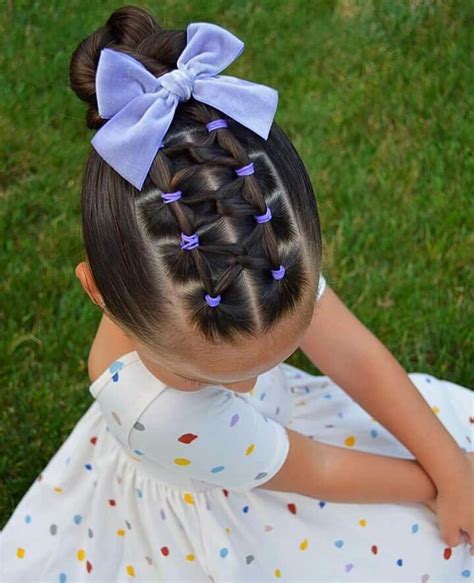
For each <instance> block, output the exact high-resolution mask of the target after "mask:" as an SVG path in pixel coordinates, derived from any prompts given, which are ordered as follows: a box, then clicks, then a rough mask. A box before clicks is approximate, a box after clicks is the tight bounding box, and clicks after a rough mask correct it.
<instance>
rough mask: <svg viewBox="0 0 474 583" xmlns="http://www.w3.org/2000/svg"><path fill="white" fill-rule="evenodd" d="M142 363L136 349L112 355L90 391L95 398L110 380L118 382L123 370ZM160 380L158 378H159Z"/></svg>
mask: <svg viewBox="0 0 474 583" xmlns="http://www.w3.org/2000/svg"><path fill="white" fill-rule="evenodd" d="M137 364H138V365H139V366H140V365H141V359H140V355H139V354H138V352H137V351H136V350H131V351H129V352H126V353H124V354H123V353H122V354H117V355H116V356H112V355H111V356H110V357H109V359H108V360H107V362H104V365H103V367H102V372H100V373H99V374H98V375H97V376H96V377H95V378H93V379H92V382H91V383H90V384H89V391H90V393H91V394H92V396H93V397H94V398H96V397H97V395H98V394H99V392H100V391H101V390H102V389H103V388H104V387H105V385H107V384H108V383H109V382H117V381H118V379H119V378H120V377H121V376H122V374H123V372H124V371H125V370H126V369H128V368H129V367H131V366H134V365H135V366H136V365H137ZM157 380H158V379H157Z"/></svg>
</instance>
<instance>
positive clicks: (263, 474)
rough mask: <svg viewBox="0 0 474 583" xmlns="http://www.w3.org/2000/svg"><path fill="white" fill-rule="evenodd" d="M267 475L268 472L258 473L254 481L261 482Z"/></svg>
mask: <svg viewBox="0 0 474 583" xmlns="http://www.w3.org/2000/svg"><path fill="white" fill-rule="evenodd" d="M267 475H268V472H260V473H259V474H257V475H256V476H255V479H256V480H261V479H262V478H264V477H265V476H267Z"/></svg>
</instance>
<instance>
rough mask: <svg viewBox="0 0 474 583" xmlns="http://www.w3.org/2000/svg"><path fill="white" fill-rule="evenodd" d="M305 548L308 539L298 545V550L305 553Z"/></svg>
mask: <svg viewBox="0 0 474 583" xmlns="http://www.w3.org/2000/svg"><path fill="white" fill-rule="evenodd" d="M307 548H308V539H307V538H305V539H304V541H302V542H301V543H300V549H301V550H302V551H305V550H306V549H307Z"/></svg>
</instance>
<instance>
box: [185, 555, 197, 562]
mask: <svg viewBox="0 0 474 583" xmlns="http://www.w3.org/2000/svg"><path fill="white" fill-rule="evenodd" d="M194 559H195V556H194V555H192V554H191V555H186V560H187V561H194Z"/></svg>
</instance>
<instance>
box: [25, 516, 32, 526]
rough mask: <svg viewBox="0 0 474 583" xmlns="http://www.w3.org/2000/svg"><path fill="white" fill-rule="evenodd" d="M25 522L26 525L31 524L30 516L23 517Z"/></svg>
mask: <svg viewBox="0 0 474 583" xmlns="http://www.w3.org/2000/svg"><path fill="white" fill-rule="evenodd" d="M25 522H26V524H29V523H30V522H31V516H30V515H29V514H27V515H26V516H25Z"/></svg>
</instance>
